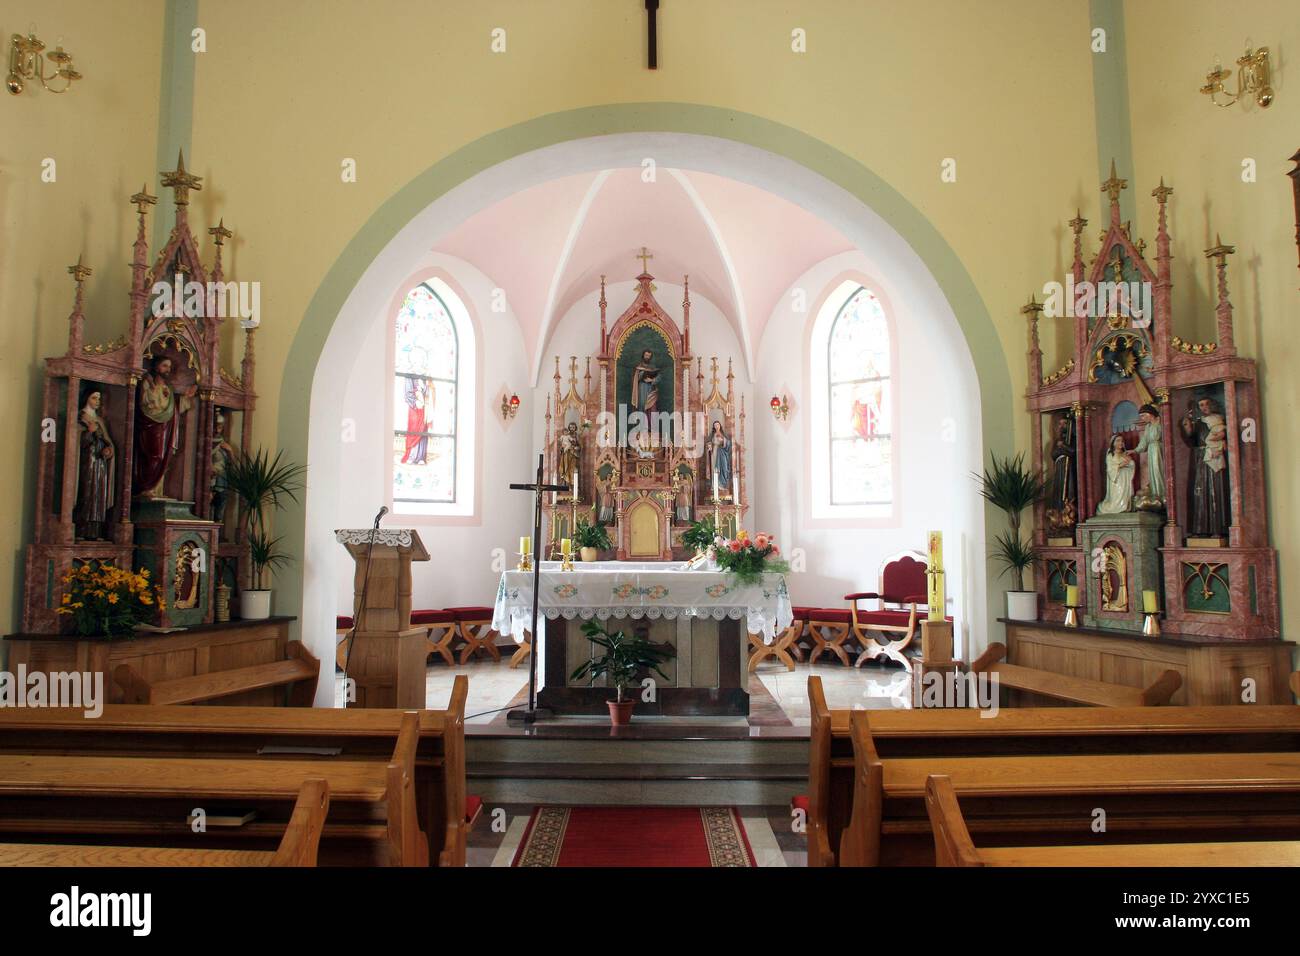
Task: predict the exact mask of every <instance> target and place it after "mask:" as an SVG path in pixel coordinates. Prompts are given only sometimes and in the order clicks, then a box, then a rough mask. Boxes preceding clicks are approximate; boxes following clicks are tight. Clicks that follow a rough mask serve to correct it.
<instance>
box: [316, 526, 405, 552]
mask: <svg viewBox="0 0 1300 956" xmlns="http://www.w3.org/2000/svg"><path fill="white" fill-rule="evenodd" d="M372 536H373V537H372ZM334 540H336V541H337V542H338V543H339V544H369V543H370V542H371V541H374V543H375V544H384V545H388V546H390V547H395V548H409V547H410V546H411V529H410V528H380V529H379V530H378V531H375V530H374V529H373V528H342V529H340V530H338V531H335V532H334Z"/></svg>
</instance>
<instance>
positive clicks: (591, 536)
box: [573, 518, 614, 550]
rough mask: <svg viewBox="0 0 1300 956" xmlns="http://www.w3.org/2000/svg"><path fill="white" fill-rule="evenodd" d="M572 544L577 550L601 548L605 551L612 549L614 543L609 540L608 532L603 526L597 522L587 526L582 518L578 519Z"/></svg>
mask: <svg viewBox="0 0 1300 956" xmlns="http://www.w3.org/2000/svg"><path fill="white" fill-rule="evenodd" d="M573 544H574V546H575V547H579V548H601V549H606V550H608V549H609V548H612V547H614V542H612V541H610V540H609V532H608V531H607V530H606V529H605V526H604V525H603V524H601V523H600V522H599V521H597V522H596V523H595V524H587V522H586V520H585V519H583V518H579V519H578V527H577V528H575V529H574V532H573Z"/></svg>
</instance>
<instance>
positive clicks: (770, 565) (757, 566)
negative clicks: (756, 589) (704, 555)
mask: <svg viewBox="0 0 1300 956" xmlns="http://www.w3.org/2000/svg"><path fill="white" fill-rule="evenodd" d="M713 550H714V559H715V560H716V561H717V562H718V567H720V568H721V569H722V570H723V571H728V572H730V573H732V574H734V575H735V576H736V580H737V581H739V582H740V583H741V584H757V583H758V582H759V581H761V580H762V578H763V572H765V571H772V572H777V573H784V572H786V571H789V570H790V562H788V561H786V560H785V559H784V558H782V557H778V555H780V553H781V549H780V548H778V547H777V546H776V539H775V538H773V537H772V536H771V535H770V534H765V533H764V532H762V531H760V532H758V533H757V534H755V535H754V536H753V537H752V538H751V537H750V536H749V533H748V532H746V531H741V532H739V533H737V535H736V537H735V538H733V539H732V540H731V541H724V542H723V543H721V544H718V543H717V540H716V539H715V541H714V544H713Z"/></svg>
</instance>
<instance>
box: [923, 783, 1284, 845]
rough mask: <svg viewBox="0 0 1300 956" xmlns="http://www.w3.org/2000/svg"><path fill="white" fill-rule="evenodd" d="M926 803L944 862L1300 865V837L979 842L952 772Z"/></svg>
mask: <svg viewBox="0 0 1300 956" xmlns="http://www.w3.org/2000/svg"><path fill="white" fill-rule="evenodd" d="M925 807H926V812H927V813H928V815H929V817H930V826H931V829H932V831H933V833H934V857H935V863H936V865H938V866H1001V867H1044V866H1064V867H1103V866H1106V867H1204V866H1300V841H1295V840H1275V841H1261V842H1251V841H1242V842H1234V843H1128V844H1089V845H1068V846H1010V847H1000V846H999V847H976V846H975V843H974V841H973V840H972V839H971V836H970V832H969V831H968V830H967V828H966V821H965V819H964V818H963V817H962V813H961V806H960V804H959V803H958V800H957V792H956V790H955V789H954V787H953V784H952V779H951V778H950V777H948V776H947V775H939V774H933V775H931V776H930V778H929V779H928V780H927V781H926V791H925Z"/></svg>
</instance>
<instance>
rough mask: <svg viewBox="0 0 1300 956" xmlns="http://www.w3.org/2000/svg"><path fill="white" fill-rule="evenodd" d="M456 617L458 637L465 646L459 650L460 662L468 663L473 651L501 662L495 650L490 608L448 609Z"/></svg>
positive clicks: (499, 654) (499, 655) (495, 633)
mask: <svg viewBox="0 0 1300 956" xmlns="http://www.w3.org/2000/svg"><path fill="white" fill-rule="evenodd" d="M447 610H448V611H451V612H452V613H453V614H455V615H456V623H457V624H458V625H459V627H460V636H461V637H463V638H464V639H465V646H464V647H462V648H461V649H460V662H461V663H462V664H467V663H469V659H470V656H471V655H472V654H473V653H474V652H475V651H487V652H488V654H490V655H491V656H492V659H493V660H494V661H500V660H501V652H500V651H499V650H497V645H496V637H497V632H496V631H494V630H492V608H490V607H449V608H447Z"/></svg>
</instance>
